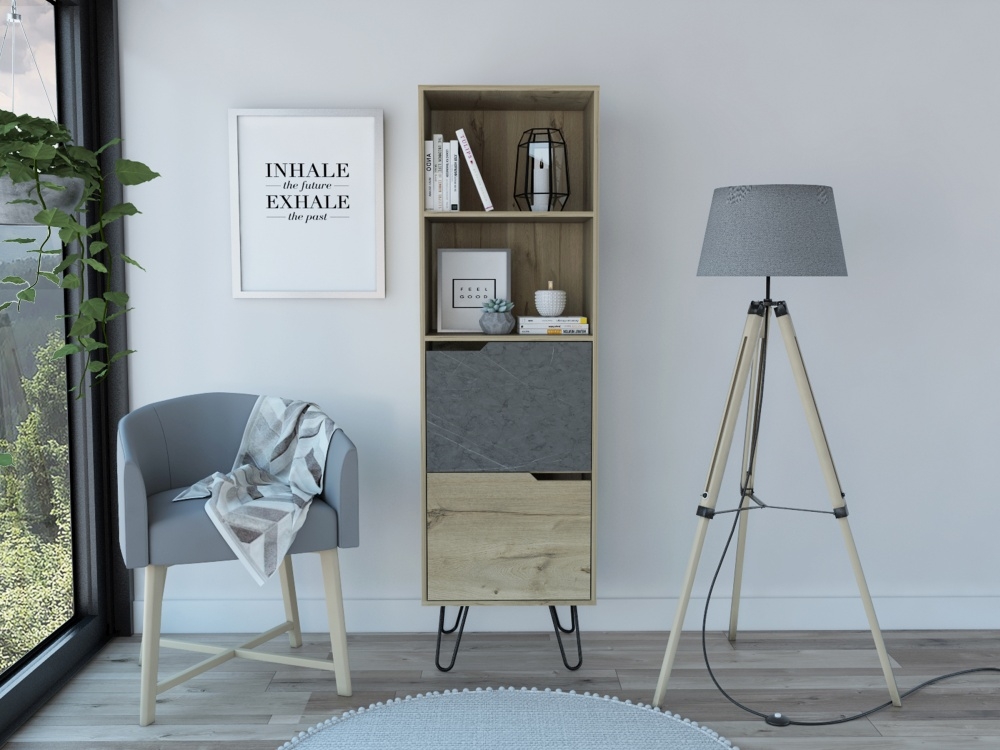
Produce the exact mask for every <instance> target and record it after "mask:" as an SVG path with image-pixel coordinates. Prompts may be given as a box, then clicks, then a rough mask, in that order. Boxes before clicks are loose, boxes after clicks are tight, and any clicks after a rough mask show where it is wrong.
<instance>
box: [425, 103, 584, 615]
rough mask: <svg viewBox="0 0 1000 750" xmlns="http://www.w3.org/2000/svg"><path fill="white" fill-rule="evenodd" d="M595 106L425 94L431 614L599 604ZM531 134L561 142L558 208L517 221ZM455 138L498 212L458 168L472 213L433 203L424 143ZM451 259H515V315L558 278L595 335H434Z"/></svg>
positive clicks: (530, 307) (574, 311)
mask: <svg viewBox="0 0 1000 750" xmlns="http://www.w3.org/2000/svg"><path fill="white" fill-rule="evenodd" d="M598 95H599V89H598V87H596V86H485V87H471V86H421V87H420V89H419V121H420V133H419V136H420V138H419V158H420V175H421V183H420V190H419V193H418V195H419V200H420V215H421V231H420V289H421V358H422V366H421V373H422V382H421V389H422V398H421V419H422V424H423V430H422V437H423V439H422V452H421V460H422V466H423V472H422V479H423V492H422V511H421V519H422V523H423V532H422V537H423V544H422V551H423V566H422V587H423V591H422V597H423V603H424V604H426V605H437V606H441V607H444V606H451V605H458V606H468V605H488V604H504V605H511V604H529V605H548V606H550V607H551V606H554V605H571V606H574V607H575V606H576V605H583V604H594V603H595V602H596V600H597V593H596V589H595V562H596V545H595V540H596V529H595V520H596V496H595V488H596V486H597V484H596V479H597V475H596V458H597V408H596V400H595V399H596V393H597V340H598V335H597V332H598V330H599V328H600V316H599V313H598V309H597V266H598V264H597V254H598V227H597V221H598V161H599V160H598ZM533 127H555V128H559V129H560V130H561V131H562V133H563V135H564V137H565V140H566V150H567V165H568V168H567V171H568V175H569V183H570V196H569V198H568V200H567V203H566V206H565V209H564V210H562V211H551V212H530V211H519V210H518V209H517V205H516V203H515V201H514V197H513V195H514V173H515V164H516V158H517V144H518V141H519V140H520V137H521V134H522V133H523V132H524V131H525V130H527V129H529V128H533ZM458 128H462V129H464V131H465V133H466V135H467V137H468V138H469V141H470V145H471V147H472V151H473V153H474V155H475V158H476V161H477V162H478V165H479V169H480V171H481V173H482V176H483V180H484V182H485V184H486V188H487V190H488V192H489V195H490V198H491V199H492V202H493V205H494V209H495V210H493V211H490V212H485V211H483V210H482V208H483V205H482V202H481V201H480V198H479V194H478V192H477V190H476V188H475V186H474V184H473V181H472V178H471V176H470V173H469V170H468V169H467V167H466V164H465V163H464V159H463V160H462V164H461V169H460V174H461V177H460V195H461V209H462V210H460V211H440V212H439V211H429V210H426V209H425V207H424V183H423V175H424V142H425V141H426V140H430V139H431V138H432V135H433V134H435V133H441V134H443V135H444V136H445V138H454V137H455V131H456V130H457V129H458ZM441 248H509V249H510V251H511V272H510V281H511V298H512V299H513V301H514V302H515V304H516V307H515V308H514V313H515V314H517V315H537V312H536V311H535V309H534V292H535V290H537V289H544V288H546V284H547V282H548V281H549V280H552V281H554V282H555V286H556V288H557V289H565V290H566V292H567V304H566V309H565V312H564V313H563V314H564V315H574V316H575V315H581V316H586V317H587V319H588V321H589V323H590V334H589V335H586V336H580V335H574V336H551V335H550V336H544V335H537V336H536V335H519V334H517V333H516V329H515V332H514V333H513V334H510V335H490V336H488V335H484V334H482V333H439V332H438V331H437V330H436V327H437V304H438V299H437V295H438V277H437V254H438V250H439V249H441ZM575 614H576V613H575V610H574V620H575ZM442 622H443V610H442ZM446 632H447V631H446ZM564 632H565V631H564Z"/></svg>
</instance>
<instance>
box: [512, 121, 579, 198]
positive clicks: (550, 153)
mask: <svg viewBox="0 0 1000 750" xmlns="http://www.w3.org/2000/svg"><path fill="white" fill-rule="evenodd" d="M514 179H515V182H514V201H515V202H516V203H517V207H518V208H519V209H520V210H521V211H561V210H562V209H563V208H564V207H565V206H566V199H567V198H569V168H568V166H567V160H566V140H565V139H564V138H563V134H562V131H561V130H559V129H558V128H531V130H525V131H524V134H523V135H522V136H521V142H520V143H518V144H517V167H516V169H515V171H514Z"/></svg>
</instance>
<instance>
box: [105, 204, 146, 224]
mask: <svg viewBox="0 0 1000 750" xmlns="http://www.w3.org/2000/svg"><path fill="white" fill-rule="evenodd" d="M137 213H139V209H138V208H136V207H135V206H133V205H132V204H131V203H119V204H118V205H117V206H112V207H111V208H109V209H108V210H107V211H105V212H104V213H103V214H102V215H101V223H102V224H105V225H107V224H110V223H111V222H113V221H117V220H118V219H120V218H121V217H123V216H135V215H136V214H137Z"/></svg>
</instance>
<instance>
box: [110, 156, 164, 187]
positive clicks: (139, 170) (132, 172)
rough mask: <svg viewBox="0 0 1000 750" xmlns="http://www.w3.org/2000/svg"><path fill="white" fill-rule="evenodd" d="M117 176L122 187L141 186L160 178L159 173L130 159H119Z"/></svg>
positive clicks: (116, 169) (116, 170)
mask: <svg viewBox="0 0 1000 750" xmlns="http://www.w3.org/2000/svg"><path fill="white" fill-rule="evenodd" d="M115 174H116V175H117V176H118V181H119V182H121V184H122V185H141V184H142V183H144V182H149V181H150V180H153V179H156V178H157V177H159V176H160V173H159V172H154V171H153V170H152V169H150V168H149V167H147V166H146V165H145V164H143V163H142V162H141V161H131V160H130V159H119V160H118V163H117V164H115Z"/></svg>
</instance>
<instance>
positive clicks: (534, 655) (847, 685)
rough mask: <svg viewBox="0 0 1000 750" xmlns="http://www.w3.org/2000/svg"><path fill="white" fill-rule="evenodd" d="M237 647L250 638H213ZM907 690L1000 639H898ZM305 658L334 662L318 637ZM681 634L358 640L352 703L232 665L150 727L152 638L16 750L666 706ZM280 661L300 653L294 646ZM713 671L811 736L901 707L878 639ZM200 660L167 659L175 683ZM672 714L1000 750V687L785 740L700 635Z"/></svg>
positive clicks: (824, 636) (759, 648)
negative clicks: (482, 706)
mask: <svg viewBox="0 0 1000 750" xmlns="http://www.w3.org/2000/svg"><path fill="white" fill-rule="evenodd" d="M202 639H204V640H207V641H212V642H218V643H235V642H237V641H238V640H239V637H238V636H229V637H225V636H219V635H212V636H202ZM885 639H886V645H887V647H888V650H889V653H890V656H891V658H892V663H893V668H894V670H895V674H896V679H897V681H898V684H899V688H900V691H901V692H903V691H906V690H907V689H909V688H911V687H913V686H915V685H917V684H918V683H920V682H923V681H924V680H926V679H929V678H931V677H936V676H938V675H940V674H944V673H946V672H953V671H957V670H961V669H969V668H972V667H980V666H992V667H998V666H1000V631H941V632H938V631H935V632H930V631H913V632H887V633H886V634H885ZM305 640H306V643H305V645H304V646H303V647H302V649H301V650H300V651H301V652H306V653H308V654H315V655H329V643H328V641H326V642H324V639H323V638H322V637H321V636H319V635H315V634H314V635H307V636H305ZM666 641H667V638H666V634H665V633H663V632H657V633H589V632H587V631H586V630H585V631H584V633H583V644H584V663H583V668H582V669H581V670H579V671H577V672H569V671H567V670H566V669H565V668H564V667H563V666H562V662H561V660H560V657H559V650H558V648H557V645H556V643H555V641H554V636H553V635H552V634H551V633H502V634H501V633H466V635H465V638H464V639H463V642H462V648H461V651H460V652H459V655H458V661H457V663H456V666H455V668H454V670H453V671H452V672H449V673H441V672H439V671H437V670H436V669H435V667H434V635H433V634H426V633H421V634H367V635H366V634H358V635H351V636H349V637H348V648H349V652H350V658H351V672H352V676H353V681H354V695H353V696H352V697H349V698H342V697H340V696H338V695H337V693H336V687H335V684H334V681H333V679H332V677H331V676H329V675H328V674H327V673H324V672H321V671H319V670H311V669H299V668H292V667H281V666H277V667H276V665H271V664H265V663H262V662H249V661H245V660H239V659H237V660H232V661H229V662H227V663H226V664H224V665H222V666H221V667H219V668H217V669H216V670H214V671H212V672H209V673H206V674H205V675H202V676H200V677H198V678H196V679H194V680H192V681H191V682H188V683H186V684H184V685H181V686H179V687H176V688H174V689H172V690H170V691H167V692H165V693H163V694H161V695H160V696H159V698H158V699H157V707H156V723H155V724H153V725H152V726H148V727H139V726H138V725H137V717H138V703H139V701H138V690H139V667H138V654H139V639H138V637H133V638H120V639H116V640H114V641H113V642H111V643H110V644H109V645H108V646H107V647H106V648H105V649H104V650H103V651H102V652H101V653H100V654H99V655H98V656H97V658H95V660H94V661H93V662H92V663H91V664H90V665H89V666H88V667H87V668H86V669H85V670H84V671H83V672H81V673H80V674H79V675H78V676H77V677H76V678H74V679H73V681H72V682H71V683H70V684H69V685H68V686H67V687H66V688H65V689H63V690H62V691H61V692H60V693H59V694H58V695H56V696H55V697H54V698H53V699H52V700H51V701H50V702H49V703H48V705H46V706H45V707H44V708H42V709H41V711H39V713H38V714H37V715H36V716H35V717H34V718H32V719H31V720H30V721H29V722H28V723H27V724H25V725H24V726H23V727H22V728H21V729H20V730H19V731H18V732H17V733H16V734H15V735H14V736H13V737H12V738H11V739H10V741H9V743H8V744H7V745H6V747H7V748H8V750H42V749H43V748H44V750H125V749H126V748H127V750H161V749H162V750H273V749H274V748H276V747H277V746H278V745H280V744H281V743H283V742H285V741H287V740H288V739H290V738H291V737H292V736H293V735H294V734H295V733H297V732H299V731H301V730H304V729H307V728H308V727H310V726H313V725H314V724H316V723H318V722H320V721H323V720H325V719H327V718H329V717H330V716H332V715H339V714H341V713H343V712H344V711H346V710H348V709H351V708H356V707H358V706H368V705H370V704H372V703H375V702H378V701H385V700H387V699H391V698H395V697H405V696H407V695H415V694H417V693H423V692H428V691H434V690H445V689H452V688H463V687H469V688H475V687H487V686H493V687H497V686H514V687H539V688H544V687H550V688H562V689H563V690H570V689H573V690H576V691H578V692H584V691H590V692H596V693H600V694H602V695H613V696H617V697H619V698H620V699H622V700H625V699H631V700H632V701H633V702H641V703H649V702H650V701H652V696H653V689H654V687H655V685H656V679H657V675H658V673H659V667H660V663H661V661H662V659H663V650H664V648H665V647H666ZM268 648H270V649H271V650H276V651H285V652H287V651H290V650H291V649H289V648H288V646H287V641H286V640H284V639H283V638H279V639H277V640H275V641H273V642H272V644H269V646H268ZM708 650H709V654H710V658H711V660H712V666H713V668H714V669H715V672H716V675H717V676H718V678H719V680H720V682H721V683H722V684H723V685H724V686H725V687H726V688H727V689H729V690H730V691H731V692H732V693H733V694H734V697H736V698H737V700H740V701H741V702H743V703H746V704H749V705H750V706H751V707H753V708H755V709H757V710H759V711H761V712H764V713H771V712H774V711H780V712H781V713H784V714H787V715H789V716H791V717H792V718H794V719H797V720H802V721H822V720H828V719H836V718H839V717H841V716H844V715H849V714H853V713H856V712H859V711H863V710H866V709H868V708H871V707H873V706H875V705H878V704H880V703H882V702H884V701H886V700H887V699H888V694H887V692H886V688H885V682H884V680H883V677H882V672H881V669H880V668H879V665H878V659H877V656H876V654H875V651H874V649H873V647H872V644H871V635H870V634H869V633H868V632H761V633H742V634H741V635H740V637H739V639H738V641H737V642H736V643H735V644H731V643H729V642H728V641H727V640H726V638H725V636H724V635H723V634H721V633H711V634H709V636H708ZM197 659H198V656H197V655H195V654H190V653H186V652H179V651H169V650H165V651H164V652H163V656H162V658H161V671H160V674H161V676H163V675H166V674H168V670H169V673H170V674H172V673H173V672H174V671H177V670H180V669H182V668H184V667H185V666H188V665H190V664H191V663H194V662H195V661H197ZM666 708H667V709H669V710H670V711H672V712H674V713H678V714H680V715H682V716H684V717H687V718H690V719H692V720H695V721H698V722H700V723H703V724H705V725H707V726H709V727H711V728H712V729H714V730H715V731H717V732H719V733H720V734H721V735H723V736H724V737H726V738H727V739H729V740H730V741H732V742H733V744H735V745H738V746H739V747H740V748H742V750H763V749H764V748H768V749H769V750H785V749H791V748H796V749H798V748H808V750H824V749H825V748H830V749H831V750H862V749H863V750H868V749H871V750H918V749H919V750H931V749H933V750H944V749H947V750H952V749H955V748H975V749H976V750H983V749H984V748H996V749H998V750H1000V673H996V672H992V673H982V674H974V675H967V676H963V677H959V678H956V679H953V680H948V681H945V682H942V683H939V684H937V685H934V686H931V687H928V688H926V689H924V690H922V691H919V692H917V693H915V694H913V695H912V696H910V697H908V698H905V699H904V701H903V707H902V708H891V707H890V708H888V709H885V710H883V711H880V712H878V713H875V714H873V715H871V716H869V717H867V718H863V719H859V720H857V721H851V722H847V723H843V724H835V725H832V726H823V727H785V728H776V727H770V726H768V725H767V724H765V723H764V722H763V721H762V720H761V719H757V718H755V717H753V716H751V715H750V714H747V713H745V712H743V711H741V710H739V709H738V708H736V707H735V706H733V705H732V704H731V703H729V702H728V701H726V700H725V698H724V697H723V696H722V695H721V694H720V693H719V692H718V691H717V690H716V688H715V687H714V685H712V683H711V680H710V678H709V676H708V673H707V671H706V669H705V665H704V663H703V661H702V656H701V642H700V636H699V635H698V634H696V633H691V634H685V636H684V637H683V638H682V639H681V645H680V649H679V652H678V657H677V662H676V668H675V670H674V673H673V676H672V678H671V682H670V687H669V688H668V691H667V700H666Z"/></svg>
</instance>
